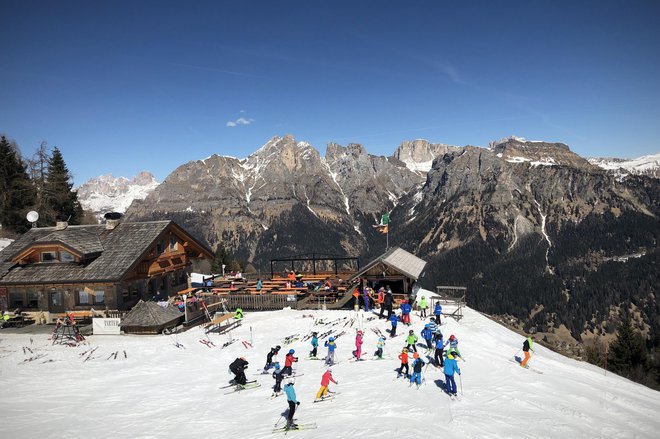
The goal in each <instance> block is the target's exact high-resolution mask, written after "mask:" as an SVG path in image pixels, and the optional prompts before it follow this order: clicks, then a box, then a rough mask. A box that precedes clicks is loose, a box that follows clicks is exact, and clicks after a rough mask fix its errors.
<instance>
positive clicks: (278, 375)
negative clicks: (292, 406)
mask: <svg viewBox="0 0 660 439" xmlns="http://www.w3.org/2000/svg"><path fill="white" fill-rule="evenodd" d="M273 378H274V379H275V387H273V395H272V396H277V395H278V394H279V393H280V392H281V391H282V380H283V379H284V374H283V373H282V369H281V368H280V364H279V363H275V372H273Z"/></svg>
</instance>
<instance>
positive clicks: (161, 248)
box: [156, 241, 165, 254]
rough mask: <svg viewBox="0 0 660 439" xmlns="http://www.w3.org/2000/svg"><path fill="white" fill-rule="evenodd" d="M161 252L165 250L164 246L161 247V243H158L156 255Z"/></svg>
mask: <svg viewBox="0 0 660 439" xmlns="http://www.w3.org/2000/svg"><path fill="white" fill-rule="evenodd" d="M163 250H165V246H164V245H163V241H158V244H156V253H158V254H160V253H163Z"/></svg>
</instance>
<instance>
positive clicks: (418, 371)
mask: <svg viewBox="0 0 660 439" xmlns="http://www.w3.org/2000/svg"><path fill="white" fill-rule="evenodd" d="M413 358H414V359H415V360H414V361H413V374H412V375H411V376H410V384H412V383H413V382H414V383H417V387H419V386H421V385H422V367H424V364H426V363H424V360H422V359H421V358H419V354H418V353H417V352H415V353H414V354H413Z"/></svg>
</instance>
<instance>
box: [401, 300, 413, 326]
mask: <svg viewBox="0 0 660 439" xmlns="http://www.w3.org/2000/svg"><path fill="white" fill-rule="evenodd" d="M410 311H412V307H411V306H410V304H409V303H408V301H407V300H404V301H403V303H402V304H401V321H402V322H403V323H405V324H406V325H408V326H410Z"/></svg>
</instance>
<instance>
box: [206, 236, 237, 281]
mask: <svg viewBox="0 0 660 439" xmlns="http://www.w3.org/2000/svg"><path fill="white" fill-rule="evenodd" d="M233 261H234V258H233V256H232V255H231V253H229V252H228V251H227V249H226V248H225V245H224V244H223V243H220V244H218V246H217V247H216V250H215V257H214V258H213V262H212V263H211V272H212V273H214V274H219V273H222V266H223V265H224V266H225V272H229V271H230V270H231V265H232V263H233Z"/></svg>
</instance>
